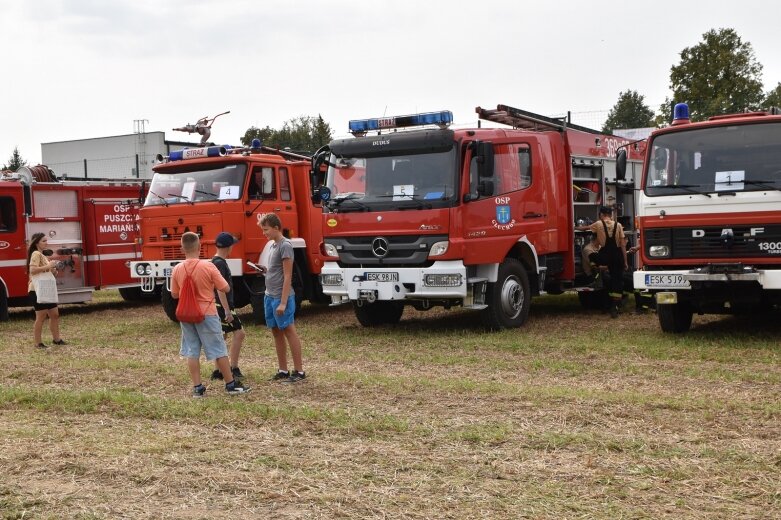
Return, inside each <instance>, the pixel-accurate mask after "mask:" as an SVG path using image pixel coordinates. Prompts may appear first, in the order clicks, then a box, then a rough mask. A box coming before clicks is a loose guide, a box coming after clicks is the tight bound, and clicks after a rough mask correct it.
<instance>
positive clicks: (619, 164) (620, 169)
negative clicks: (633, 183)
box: [616, 148, 626, 181]
mask: <svg viewBox="0 0 781 520" xmlns="http://www.w3.org/2000/svg"><path fill="white" fill-rule="evenodd" d="M624 179H626V148H621V149H620V150H619V151H618V152H616V180H618V181H623V180H624Z"/></svg>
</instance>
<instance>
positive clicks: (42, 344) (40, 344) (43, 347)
mask: <svg viewBox="0 0 781 520" xmlns="http://www.w3.org/2000/svg"><path fill="white" fill-rule="evenodd" d="M35 348H39V349H41V350H43V349H45V348H49V345H46V344H44V343H38V344H37V345H35ZM285 377H287V376H285Z"/></svg>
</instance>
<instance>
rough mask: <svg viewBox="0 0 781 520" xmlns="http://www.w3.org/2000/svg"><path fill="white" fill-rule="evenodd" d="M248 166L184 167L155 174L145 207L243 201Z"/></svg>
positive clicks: (185, 165) (202, 165)
mask: <svg viewBox="0 0 781 520" xmlns="http://www.w3.org/2000/svg"><path fill="white" fill-rule="evenodd" d="M246 171H247V167H246V165H244V164H228V165H225V164H220V165H208V164H206V165H204V164H201V165H199V166H198V168H193V165H187V164H182V165H180V166H178V167H176V168H167V169H165V171H164V172H157V173H155V175H154V177H152V184H151V185H150V186H149V192H148V193H147V196H146V201H145V202H144V206H167V205H169V204H197V203H200V202H214V201H221V200H237V199H240V198H241V193H242V189H243V188H244V177H245V175H246Z"/></svg>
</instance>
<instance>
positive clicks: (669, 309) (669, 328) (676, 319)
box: [656, 301, 693, 333]
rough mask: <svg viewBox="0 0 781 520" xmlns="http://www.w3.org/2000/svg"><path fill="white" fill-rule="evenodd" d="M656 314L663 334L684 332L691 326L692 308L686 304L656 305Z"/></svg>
mask: <svg viewBox="0 0 781 520" xmlns="http://www.w3.org/2000/svg"><path fill="white" fill-rule="evenodd" d="M656 314H658V315H659V325H660V326H661V327H662V331H663V332H673V333H681V332H686V331H687V330H689V328H690V327H691V325H692V314H693V313H692V308H691V306H690V305H689V304H688V303H686V302H680V301H679V302H678V303H665V304H663V305H657V306H656Z"/></svg>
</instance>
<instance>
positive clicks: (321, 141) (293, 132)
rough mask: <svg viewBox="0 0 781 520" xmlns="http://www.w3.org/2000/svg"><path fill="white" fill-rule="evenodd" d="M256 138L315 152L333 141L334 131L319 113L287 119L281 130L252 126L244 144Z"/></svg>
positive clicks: (264, 141) (297, 150) (276, 144)
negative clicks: (314, 115)
mask: <svg viewBox="0 0 781 520" xmlns="http://www.w3.org/2000/svg"><path fill="white" fill-rule="evenodd" d="M255 138H258V139H260V140H261V141H262V142H263V144H264V145H265V146H270V147H273V148H281V149H284V148H290V149H291V150H293V151H296V152H301V153H313V152H314V151H316V150H317V149H318V148H320V147H321V146H323V145H326V144H328V143H329V141H331V138H332V131H331V125H329V124H328V123H326V122H325V120H324V119H323V117H322V116H321V115H319V114H318V115H317V117H312V116H299V117H296V118H293V119H290V120H289V121H285V123H284V124H283V125H282V128H280V129H279V130H275V129H273V128H271V127H269V126H266V127H265V128H257V127H254V126H252V127H250V128H249V129H247V131H246V132H245V133H244V137H242V138H241V142H242V144H243V145H244V146H249V145H250V144H251V143H252V140H253V139H255Z"/></svg>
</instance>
